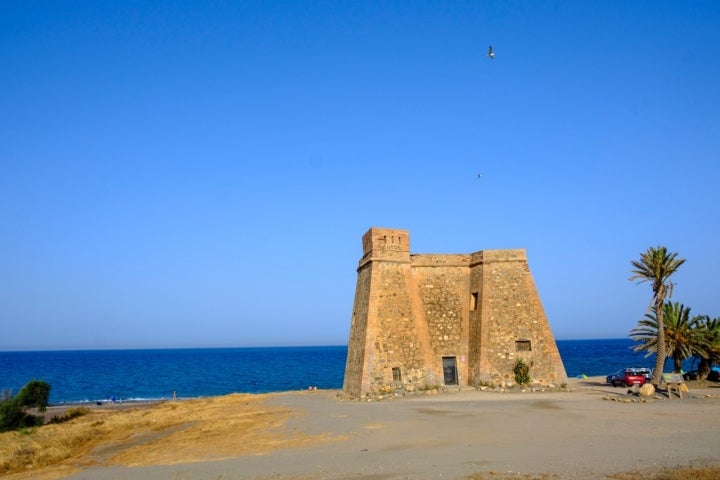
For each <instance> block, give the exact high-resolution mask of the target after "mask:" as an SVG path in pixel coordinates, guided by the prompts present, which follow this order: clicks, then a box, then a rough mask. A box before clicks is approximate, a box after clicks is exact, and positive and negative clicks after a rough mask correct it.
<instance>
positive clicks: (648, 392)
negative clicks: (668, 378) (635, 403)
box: [638, 383, 655, 397]
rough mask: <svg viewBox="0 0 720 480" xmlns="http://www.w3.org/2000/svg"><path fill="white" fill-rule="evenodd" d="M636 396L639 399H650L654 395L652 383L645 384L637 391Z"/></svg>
mask: <svg viewBox="0 0 720 480" xmlns="http://www.w3.org/2000/svg"><path fill="white" fill-rule="evenodd" d="M638 395H640V396H641V397H652V396H653V395H655V387H653V385H652V383H646V384H645V385H643V386H642V387H640V390H638Z"/></svg>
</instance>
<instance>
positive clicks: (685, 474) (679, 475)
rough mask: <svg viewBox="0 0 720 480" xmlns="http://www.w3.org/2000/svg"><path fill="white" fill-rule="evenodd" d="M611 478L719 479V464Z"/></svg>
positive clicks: (641, 479) (636, 479)
mask: <svg viewBox="0 0 720 480" xmlns="http://www.w3.org/2000/svg"><path fill="white" fill-rule="evenodd" d="M612 478H614V479H616V480H718V479H720V466H718V465H715V466H709V467H701V468H676V469H663V470H659V471H651V472H634V473H621V474H618V475H614V476H613V477H612Z"/></svg>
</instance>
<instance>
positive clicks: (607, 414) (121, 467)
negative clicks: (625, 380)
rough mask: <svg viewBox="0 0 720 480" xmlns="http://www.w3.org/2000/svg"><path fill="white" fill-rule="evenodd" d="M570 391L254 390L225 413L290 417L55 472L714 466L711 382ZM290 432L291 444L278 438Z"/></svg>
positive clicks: (404, 473) (101, 456)
mask: <svg viewBox="0 0 720 480" xmlns="http://www.w3.org/2000/svg"><path fill="white" fill-rule="evenodd" d="M568 390H569V391H535V392H533V391H525V392H521V391H520V390H519V389H517V388H516V389H513V391H512V392H494V391H492V392H491V391H479V390H475V389H466V390H453V391H446V392H440V393H438V394H434V395H433V394H427V395H418V396H412V397H404V398H398V399H386V400H380V401H372V402H369V401H357V400H349V399H346V398H344V397H343V396H342V394H341V392H339V391H336V390H317V391H303V392H284V393H276V394H267V395H259V396H254V397H253V398H258V403H257V404H258V405H261V408H258V407H257V406H253V405H254V404H253V405H250V406H248V402H247V401H246V400H243V399H244V398H247V397H243V396H238V397H237V398H238V400H237V401H236V402H242V403H244V404H245V406H246V407H245V408H249V410H247V411H245V412H243V413H242V414H240V413H238V412H239V410H238V412H234V413H233V412H228V414H230V413H233V415H236V416H237V415H241V416H245V417H248V416H249V417H252V416H258V415H266V414H269V413H272V412H288V413H289V415H286V416H278V417H274V416H270V417H268V419H269V420H268V423H267V424H263V425H264V426H261V428H260V429H259V430H260V431H257V432H254V433H252V432H248V431H245V430H246V429H245V428H244V427H242V426H238V427H237V428H231V429H230V430H226V432H229V433H224V434H222V435H220V436H218V435H214V434H212V433H210V430H208V431H207V432H208V433H207V434H205V433H203V432H204V431H205V428H206V427H205V426H201V428H200V432H199V436H198V437H197V440H195V441H194V442H193V441H191V442H190V443H189V445H190V447H191V448H192V449H193V450H197V453H199V454H198V455H196V456H195V458H194V459H192V460H187V459H185V460H183V459H182V458H183V457H177V455H175V456H173V455H172V454H173V450H177V449H179V448H180V444H179V443H178V444H173V441H174V440H173V438H174V437H173V435H177V434H178V432H181V431H182V430H183V429H186V430H191V426H192V425H193V424H197V422H196V421H194V422H187V423H182V422H181V423H179V424H178V425H177V426H176V427H174V428H170V429H157V431H152V432H151V434H150V435H148V434H147V433H141V432H140V430H139V429H138V430H137V431H135V432H131V434H130V435H129V436H127V437H126V438H124V439H123V440H122V441H115V442H113V443H111V444H109V445H102V446H100V447H96V449H95V450H96V451H94V452H91V455H90V457H84V459H82V460H78V459H76V460H74V461H73V462H74V463H73V468H75V469H76V470H75V471H74V472H72V473H71V472H70V471H69V470H67V471H66V473H65V474H64V476H60V477H58V476H57V475H56V476H55V478H69V479H72V480H90V479H93V480H111V479H112V480H116V479H143V480H161V479H163V480H164V479H173V480H218V479H223V480H226V479H265V478H275V479H350V478H364V479H406V478H409V479H415V478H417V479H431V478H435V479H437V478H451V479H455V478H458V479H462V478H468V477H471V476H473V475H474V477H472V478H476V479H477V478H483V479H484V478H502V479H505V478H515V477H516V478H524V479H530V478H533V479H534V478H548V479H571V478H583V479H603V478H611V477H609V476H610V475H614V474H617V473H628V472H635V471H657V470H659V469H663V468H676V467H702V466H709V465H718V464H720V460H719V459H718V445H719V444H720V443H719V442H720V415H719V414H720V385H718V384H712V383H709V384H704V385H700V386H691V390H690V391H689V392H688V393H686V394H685V396H684V398H683V399H679V398H677V397H675V398H672V399H668V398H667V396H666V395H665V394H664V392H663V393H659V394H657V397H656V398H651V399H650V400H649V401H645V402H641V401H640V399H639V397H637V396H634V395H629V394H628V390H627V389H625V388H614V387H612V386H609V385H607V384H605V383H604V378H600V377H594V378H588V379H571V380H569V389H568ZM198 405H201V404H198ZM202 405H204V404H202ZM231 405H232V404H231ZM166 407H167V402H166ZM136 408H137V409H139V410H140V411H139V412H138V411H137V410H135V412H136V414H139V415H141V416H152V414H153V412H156V411H157V409H159V408H162V406H161V405H160V406H152V405H144V406H136ZM223 408H227V407H223ZM238 408H240V407H239V406H238ZM119 410H122V411H124V412H130V411H131V410H132V409H131V408H130V407H129V406H123V407H122V408H121V409H119ZM274 418H277V419H281V420H273V419H274ZM221 421H222V420H221ZM228 421H231V420H230V417H228ZM233 421H234V420H233ZM238 425H241V424H238ZM195 426H196V427H197V425H195ZM249 433H252V434H253V435H255V437H253V436H248V435H249ZM257 435H264V436H263V437H262V438H263V440H262V442H263V445H265V447H264V448H262V449H253V448H252V447H253V446H252V445H248V444H247V443H252V442H253V441H254V440H253V438H261V437H258V436H257ZM268 435H270V436H268ZM275 437H277V439H278V442H277V444H276V445H274V444H273V438H275ZM291 437H292V438H294V439H295V440H293V441H292V442H285V441H281V440H282V438H285V439H287V438H291ZM163 440H165V441H166V444H165V446H163V445H162V441H163ZM168 442H169V443H168ZM243 442H244V443H245V444H243ZM131 448H133V449H134V450H133V451H134V452H135V453H134V458H135V460H133V461H128V460H127V459H128V458H130V457H128V456H127V455H125V456H123V452H128V451H129V450H130V449H131ZM163 448H164V449H165V451H164V452H165V453H163V450H162V449H163ZM102 452H104V453H102ZM202 452H204V453H202ZM174 453H177V452H174ZM216 453H217V454H216ZM88 458H92V459H93V460H92V461H89V460H88ZM138 458H139V459H141V461H138V460H137V459H138ZM178 458H180V460H178ZM187 458H189V457H187ZM65 466H66V467H67V466H68V464H67V463H66V464H65ZM45 473H47V471H45ZM11 478H29V477H26V476H23V477H15V476H11Z"/></svg>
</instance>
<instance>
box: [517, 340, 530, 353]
mask: <svg viewBox="0 0 720 480" xmlns="http://www.w3.org/2000/svg"><path fill="white" fill-rule="evenodd" d="M531 350H532V348H530V340H516V341H515V351H516V352H529V351H531Z"/></svg>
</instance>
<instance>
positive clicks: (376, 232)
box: [358, 227, 410, 268]
mask: <svg viewBox="0 0 720 480" xmlns="http://www.w3.org/2000/svg"><path fill="white" fill-rule="evenodd" d="M362 244H363V257H362V259H361V260H360V266H359V267H358V268H361V267H362V266H363V265H365V264H366V263H368V262H370V261H373V260H386V261H395V262H409V261H410V234H409V233H408V231H407V230H399V229H396V228H378V227H373V228H371V229H370V230H368V231H367V232H366V233H365V235H363V237H362Z"/></svg>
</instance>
